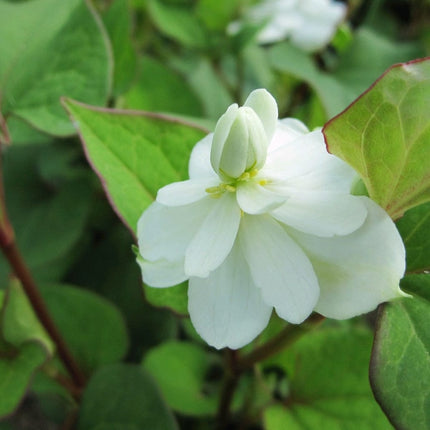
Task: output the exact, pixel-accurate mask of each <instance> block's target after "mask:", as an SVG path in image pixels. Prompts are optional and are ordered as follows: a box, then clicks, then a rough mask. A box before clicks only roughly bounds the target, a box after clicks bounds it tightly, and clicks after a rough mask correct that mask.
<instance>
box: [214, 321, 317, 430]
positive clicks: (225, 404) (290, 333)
mask: <svg viewBox="0 0 430 430" xmlns="http://www.w3.org/2000/svg"><path fill="white" fill-rule="evenodd" d="M324 319H325V317H323V316H322V315H319V314H312V315H311V316H310V317H309V318H308V319H307V320H306V321H305V322H304V323H303V324H302V325H292V324H289V325H288V326H287V327H286V328H285V329H284V330H282V331H281V332H280V333H278V334H277V335H276V336H274V337H272V338H271V339H270V340H268V341H267V342H266V343H264V344H263V345H261V346H259V347H257V348H255V349H254V350H253V351H251V352H250V353H248V354H246V355H244V356H242V357H239V356H238V354H237V351H232V350H230V349H227V350H226V374H225V379H224V385H223V388H222V392H221V397H220V403H219V408H218V415H217V430H224V429H226V428H227V426H228V423H229V420H230V409H231V403H232V401H233V396H234V393H235V391H236V388H237V386H238V383H239V380H240V377H241V375H242V373H243V372H244V371H246V370H247V369H250V368H251V367H253V366H254V365H255V364H257V363H258V362H260V361H263V360H265V359H266V358H268V357H270V356H272V355H274V354H276V353H278V352H279V351H281V350H282V349H284V348H285V347H287V346H290V345H291V344H293V343H294V342H295V341H296V340H297V339H298V338H300V337H301V336H302V335H303V334H305V333H306V332H308V331H309V330H311V329H312V328H314V327H316V326H317V325H319V324H320V323H321V322H322V321H323V320H324Z"/></svg>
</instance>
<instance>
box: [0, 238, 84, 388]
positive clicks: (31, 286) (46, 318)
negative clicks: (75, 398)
mask: <svg viewBox="0 0 430 430" xmlns="http://www.w3.org/2000/svg"><path fill="white" fill-rule="evenodd" d="M0 246H1V248H2V251H3V254H4V255H5V257H6V258H7V260H8V261H9V264H10V266H11V267H12V269H13V271H14V272H15V275H16V276H17V278H18V279H19V280H20V281H21V284H22V287H23V288H24V291H25V293H26V295H27V297H28V299H29V300H30V303H31V305H32V307H33V310H34V312H35V313H36V315H37V317H38V319H39V320H40V322H41V323H42V325H43V327H44V328H45V330H46V331H47V332H48V334H49V336H50V337H51V339H52V340H53V341H54V343H55V345H56V347H57V352H58V355H59V357H60V359H61V361H62V362H63V363H64V366H65V367H66V369H67V370H68V372H69V373H70V376H71V377H72V379H73V381H74V383H75V384H76V385H77V387H79V388H81V387H83V386H84V385H85V378H84V376H83V374H82V373H81V371H80V369H79V367H78V365H77V364H76V362H75V360H74V358H73V356H72V354H71V353H70V351H69V349H68V347H67V345H66V343H65V341H64V339H63V338H62V336H61V334H60V332H59V331H58V329H57V326H56V325H55V323H54V321H53V320H52V318H51V315H50V314H49V311H48V308H47V307H46V304H45V302H44V300H43V298H42V296H41V294H40V292H39V290H38V289H37V287H36V284H35V282H34V280H33V278H32V276H31V274H30V271H29V270H28V268H27V266H26V264H25V262H24V260H23V258H22V256H21V254H20V252H19V250H18V247H17V246H16V242H15V240H13V241H12V242H9V243H6V244H5V243H3V241H2V242H1V243H0Z"/></svg>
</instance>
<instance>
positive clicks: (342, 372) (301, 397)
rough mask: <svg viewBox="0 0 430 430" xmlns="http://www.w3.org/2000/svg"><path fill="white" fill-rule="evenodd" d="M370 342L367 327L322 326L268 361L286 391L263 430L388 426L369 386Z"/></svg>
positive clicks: (270, 409)
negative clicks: (285, 379) (279, 374)
mask: <svg viewBox="0 0 430 430" xmlns="http://www.w3.org/2000/svg"><path fill="white" fill-rule="evenodd" d="M371 345H372V334H371V333H370V331H368V330H367V329H360V328H353V327H351V328H325V329H320V330H318V331H315V332H311V333H309V334H307V335H306V336H304V337H302V338H301V339H299V340H298V341H297V342H296V343H295V344H294V345H293V346H292V347H291V348H290V349H288V350H287V351H285V352H284V353H283V354H281V355H279V356H278V358H277V359H276V358H275V359H272V360H271V364H277V365H278V366H280V367H281V369H283V370H284V372H285V373H286V374H287V375H288V384H289V394H288V396H287V398H286V399H285V401H284V402H283V404H281V403H279V404H275V405H274V406H269V407H268V408H267V409H266V410H265V412H264V423H265V429H266V430H279V429H288V430H307V429H321V430H335V429H336V430H337V429H338V430H355V429H360V430H372V429H378V430H383V429H387V430H388V429H390V428H391V426H390V425H389V423H388V421H387V420H386V418H385V416H384V414H383V413H382V412H381V410H380V409H379V406H378V404H377V403H376V402H375V399H374V398H373V395H372V392H371V390H370V386H369V381H368V375H367V372H368V363H369V356H370V349H371Z"/></svg>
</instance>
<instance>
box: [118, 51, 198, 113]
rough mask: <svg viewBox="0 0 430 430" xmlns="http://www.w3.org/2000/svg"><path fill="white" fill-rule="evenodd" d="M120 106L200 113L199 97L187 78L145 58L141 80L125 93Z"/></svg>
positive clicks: (142, 62)
mask: <svg viewBox="0 0 430 430" xmlns="http://www.w3.org/2000/svg"><path fill="white" fill-rule="evenodd" d="M121 107H125V108H127V109H142V110H147V111H157V112H170V113H179V114H183V115H190V116H201V114H202V109H201V105H200V100H199V99H198V98H197V97H196V96H195V95H194V93H193V92H192V90H191V88H190V87H189V85H188V83H187V82H186V80H185V79H184V78H182V77H181V76H180V75H178V74H176V73H174V72H173V71H172V70H170V69H169V68H167V67H166V66H164V65H163V64H162V63H160V62H158V61H156V60H154V59H152V58H149V57H145V58H143V59H142V61H141V73H140V76H139V80H138V81H137V83H136V84H135V85H133V86H132V87H131V88H130V90H129V91H128V92H127V93H126V94H124V96H123V98H122V101H121Z"/></svg>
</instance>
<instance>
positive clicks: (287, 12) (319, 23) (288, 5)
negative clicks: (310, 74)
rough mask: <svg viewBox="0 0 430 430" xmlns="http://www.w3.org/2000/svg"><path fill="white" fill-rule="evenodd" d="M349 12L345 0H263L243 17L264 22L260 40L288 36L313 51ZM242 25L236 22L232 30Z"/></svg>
mask: <svg viewBox="0 0 430 430" xmlns="http://www.w3.org/2000/svg"><path fill="white" fill-rule="evenodd" d="M346 12H347V6H346V5H345V4H344V3H340V2H338V1H333V0H264V1H262V2H260V3H257V4H256V5H255V6H252V7H251V8H249V10H248V11H247V12H246V13H245V16H244V18H243V19H244V21H250V22H253V23H257V24H259V23H265V25H264V27H263V28H262V30H261V31H260V32H259V33H258V36H257V38H258V41H259V42H260V43H272V42H278V41H280V40H283V39H287V38H289V39H290V41H291V43H292V44H294V45H295V46H297V47H299V48H300V49H303V50H305V51H309V52H313V51H317V50H319V49H321V48H323V47H324V46H325V45H327V43H329V42H330V40H331V39H332V37H333V35H334V33H335V31H336V28H337V27H338V25H339V24H340V23H341V22H342V21H343V20H344V19H345V16H346ZM240 26H241V25H240V23H237V22H236V23H234V24H233V25H231V26H230V27H229V30H230V31H231V32H232V33H235V32H236V31H237V30H238V29H239V28H240Z"/></svg>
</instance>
